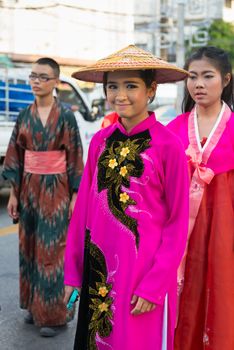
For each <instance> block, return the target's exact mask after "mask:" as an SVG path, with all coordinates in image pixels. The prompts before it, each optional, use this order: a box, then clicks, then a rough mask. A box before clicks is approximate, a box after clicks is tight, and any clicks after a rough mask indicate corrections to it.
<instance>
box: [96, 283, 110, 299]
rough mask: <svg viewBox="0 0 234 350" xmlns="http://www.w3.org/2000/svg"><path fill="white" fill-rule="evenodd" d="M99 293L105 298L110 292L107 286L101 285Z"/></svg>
mask: <svg viewBox="0 0 234 350" xmlns="http://www.w3.org/2000/svg"><path fill="white" fill-rule="evenodd" d="M98 294H99V295H101V296H102V297H103V298H104V297H105V296H106V295H107V294H108V289H107V288H106V287H105V286H104V287H99V289H98Z"/></svg>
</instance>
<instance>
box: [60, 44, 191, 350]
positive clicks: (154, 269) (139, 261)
mask: <svg viewBox="0 0 234 350" xmlns="http://www.w3.org/2000/svg"><path fill="white" fill-rule="evenodd" d="M73 76H74V77H76V78H78V79H81V80H86V81H94V82H103V83H104V90H105V92H106V96H107V100H108V103H109V104H110V106H111V108H112V109H113V110H114V111H115V112H116V113H117V114H118V121H117V122H116V123H114V124H113V125H110V126H108V127H106V128H103V129H101V130H100V131H99V132H98V133H97V134H95V136H94V137H93V139H92V141H91V144H90V148H89V155H88V161H87V164H86V167H85V170H84V175H83V177H82V181H81V185H80V188H79V192H78V197H77V201H76V205H75V209H74V212H73V216H72V219H71V222H70V225H69V230H68V240H67V247H66V253H65V280H64V281H65V285H66V287H65V299H64V300H65V303H66V302H67V300H68V298H69V295H70V294H71V292H72V291H73V289H74V288H75V287H76V288H78V290H79V291H80V293H81V295H80V304H79V315H78V325H77V332H76V337H75V344H74V349H78V350H110V349H113V350H145V349H147V350H151V349H152V350H172V349H173V336H174V328H175V316H176V286H177V285H176V271H177V267H178V265H179V262H180V259H181V258H182V255H183V252H184V248H185V243H186V238H187V228H188V171H187V164H186V157H185V154H184V150H183V147H182V144H181V142H180V140H179V139H178V138H177V137H176V136H175V135H173V134H172V133H171V132H170V131H169V130H167V129H166V128H165V127H164V126H163V125H161V124H160V123H159V122H157V121H156V118H155V115H154V113H152V112H149V111H148V103H149V102H150V101H152V100H153V99H154V96H155V93H156V87H157V83H164V82H169V81H170V82H173V81H178V80H182V79H184V78H185V77H186V76H187V72H186V71H184V70H182V69H179V68H177V67H175V66H173V65H170V64H169V63H167V62H165V61H163V60H161V59H158V58H156V57H155V56H153V55H151V54H150V53H148V52H146V51H144V50H141V49H139V48H137V47H136V46H134V45H130V46H128V47H127V48H124V49H122V50H120V51H118V52H116V53H114V54H113V55H111V56H108V57H107V58H105V59H103V60H100V61H98V62H97V63H96V64H94V65H93V66H90V67H85V68H83V69H80V70H79V71H78V72H76V73H74V74H73Z"/></svg>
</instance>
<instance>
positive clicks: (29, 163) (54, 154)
mask: <svg viewBox="0 0 234 350" xmlns="http://www.w3.org/2000/svg"><path fill="white" fill-rule="evenodd" d="M24 171H25V172H26V173H31V174H45V175H46V174H47V175H48V174H62V173H65V172H66V171H67V169H66V152H65V151H45V152H41V151H40V152H39V151H29V150H25V156H24Z"/></svg>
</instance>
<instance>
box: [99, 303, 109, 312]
mask: <svg viewBox="0 0 234 350" xmlns="http://www.w3.org/2000/svg"><path fill="white" fill-rule="evenodd" d="M98 308H99V310H100V311H101V312H104V311H105V312H107V311H108V305H107V304H106V303H101V304H100V305H98Z"/></svg>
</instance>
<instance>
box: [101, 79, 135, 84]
mask: <svg viewBox="0 0 234 350" xmlns="http://www.w3.org/2000/svg"><path fill="white" fill-rule="evenodd" d="M123 83H124V84H129V83H131V84H139V82H138V81H135V80H125V81H123ZM107 84H118V82H117V81H108V82H107Z"/></svg>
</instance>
